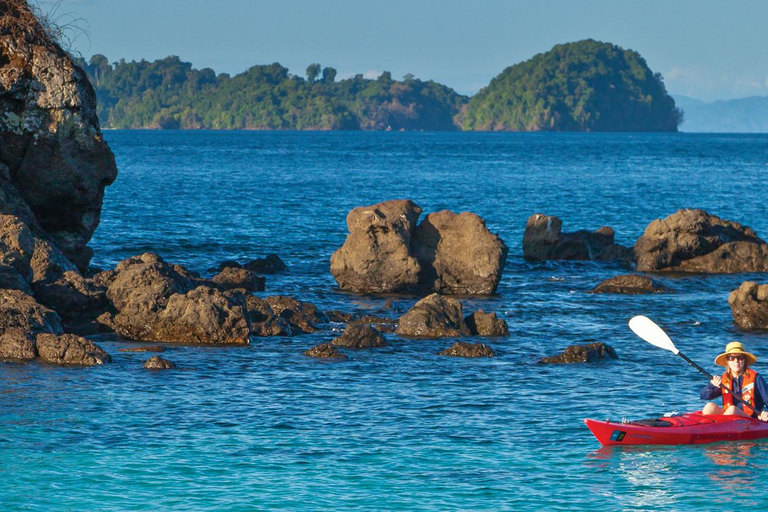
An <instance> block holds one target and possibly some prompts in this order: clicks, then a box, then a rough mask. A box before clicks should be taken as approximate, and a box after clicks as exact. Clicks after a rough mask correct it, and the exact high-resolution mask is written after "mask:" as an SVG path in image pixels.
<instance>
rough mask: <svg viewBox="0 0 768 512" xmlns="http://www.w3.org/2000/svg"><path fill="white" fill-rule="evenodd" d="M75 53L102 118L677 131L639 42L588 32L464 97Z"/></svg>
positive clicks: (427, 88)
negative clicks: (634, 46) (82, 57)
mask: <svg viewBox="0 0 768 512" xmlns="http://www.w3.org/2000/svg"><path fill="white" fill-rule="evenodd" d="M79 64H80V65H81V66H82V67H83V68H84V69H85V71H86V73H87V74H88V77H89V78H90V80H91V83H92V84H93V85H94V88H95V89H96V95H97V98H98V109H99V118H100V120H101V123H102V127H104V128H165V129H214V130H231V129H246V130H457V129H463V130H503V131H544V130H546V131H676V130H677V126H678V124H679V123H680V121H681V119H682V114H681V112H680V111H679V110H677V109H676V108H675V102H674V100H673V99H672V97H670V96H669V95H668V94H667V92H666V89H665V88H664V82H663V81H662V78H661V75H659V74H654V73H653V72H652V71H651V70H650V69H648V66H647V65H646V63H645V61H644V60H643V58H642V57H641V56H640V55H639V54H638V53H637V52H634V51H631V50H623V49H622V48H619V47H618V46H615V45H612V44H609V43H600V42H597V41H593V40H586V41H580V42H577V43H569V44H563V45H557V46H555V47H554V48H553V49H552V50H550V51H549V52H547V53H542V54H539V55H536V56H535V57H533V58H532V59H530V60H528V61H526V62H523V63H520V64H517V65H515V66H512V67H509V68H507V69H506V70H504V71H503V72H502V73H501V74H500V75H499V76H497V77H496V78H494V79H493V80H492V81H491V83H490V85H488V87H486V88H484V89H483V90H481V91H480V92H479V93H478V94H477V95H475V96H474V97H472V98H471V99H468V98H467V97H466V96H461V95H459V94H458V93H456V92H455V91H454V90H453V89H451V88H449V87H447V86H444V85H440V84H438V83H435V82H433V81H428V82H423V81H421V80H418V79H416V78H414V77H413V76H412V75H406V76H405V77H404V79H403V80H402V81H398V80H393V79H392V75H391V74H390V73H389V72H384V73H382V74H381V76H379V77H378V78H377V79H373V80H370V79H365V78H363V76H362V75H357V76H355V77H352V78H348V79H345V80H340V81H336V70H335V69H333V68H331V67H326V68H321V66H320V65H319V64H312V65H310V66H309V67H308V68H307V70H306V78H303V77H300V76H295V75H291V74H290V73H289V72H288V69H287V68H285V67H283V66H281V65H280V64H277V63H275V64H270V65H259V66H253V67H252V68H250V69H248V70H247V71H245V72H244V73H241V74H238V75H235V76H232V77H231V76H229V75H227V74H219V75H217V74H216V73H215V72H214V71H213V70H212V69H209V68H206V69H193V68H192V65H191V64H190V63H188V62H183V61H181V60H180V59H179V58H178V57H168V58H166V59H163V60H157V61H154V62H147V61H145V60H142V61H140V62H126V61H125V60H120V61H119V62H116V63H114V64H110V63H109V61H108V60H107V58H106V57H104V56H103V55H95V56H93V57H92V58H91V60H90V61H89V62H85V61H80V62H79Z"/></svg>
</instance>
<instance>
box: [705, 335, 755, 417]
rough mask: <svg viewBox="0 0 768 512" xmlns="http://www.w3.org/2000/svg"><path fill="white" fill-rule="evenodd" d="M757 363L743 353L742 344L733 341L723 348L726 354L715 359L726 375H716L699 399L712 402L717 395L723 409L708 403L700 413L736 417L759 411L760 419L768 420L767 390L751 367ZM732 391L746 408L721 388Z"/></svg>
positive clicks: (744, 351)
mask: <svg viewBox="0 0 768 512" xmlns="http://www.w3.org/2000/svg"><path fill="white" fill-rule="evenodd" d="M756 362H757V358H756V357H755V356H754V355H753V354H750V353H749V352H747V351H746V350H744V345H742V344H741V343H739V342H738V341H734V342H731V343H729V344H728V345H726V347H725V352H723V353H722V354H720V355H719V356H717V357H716V358H715V364H717V365H720V366H725V373H723V375H722V376H718V375H715V376H714V377H712V380H711V381H710V382H709V384H707V385H706V386H705V387H704V388H702V390H701V392H700V393H699V396H701V398H702V400H711V399H713V398H717V397H719V396H722V397H723V407H722V408H720V406H718V405H717V404H715V403H712V402H709V403H708V404H707V405H706V406H705V407H704V410H702V411H701V412H702V414H727V415H739V416H751V415H752V413H753V412H754V411H755V410H757V411H762V412H760V414H759V416H758V417H759V418H760V419H761V420H763V421H768V411H763V407H764V406H765V405H766V399H768V387H766V385H765V380H764V379H763V377H762V376H760V375H759V374H758V373H757V372H756V371H755V370H753V369H751V368H750V366H752V365H753V364H755V363H756ZM720 386H723V388H729V389H731V390H733V392H734V393H735V394H736V396H740V397H741V399H742V400H743V401H744V402H746V403H747V404H749V405H744V404H742V403H741V402H736V401H735V400H734V399H733V395H731V394H730V393H728V392H726V393H723V390H722V389H723V388H721V387H720Z"/></svg>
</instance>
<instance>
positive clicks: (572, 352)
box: [539, 343, 619, 364]
mask: <svg viewBox="0 0 768 512" xmlns="http://www.w3.org/2000/svg"><path fill="white" fill-rule="evenodd" d="M608 358H610V359H618V358H619V356H618V355H616V351H615V350H614V349H613V347H611V346H610V345H606V344H605V343H590V344H588V345H571V346H570V347H568V348H566V349H565V352H563V353H562V354H558V355H556V356H552V357H545V358H543V359H542V360H541V361H539V363H541V364H562V363H596V362H599V361H602V360H603V359H608Z"/></svg>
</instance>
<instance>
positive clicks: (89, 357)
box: [36, 334, 112, 366]
mask: <svg viewBox="0 0 768 512" xmlns="http://www.w3.org/2000/svg"><path fill="white" fill-rule="evenodd" d="M36 342H37V343H36V344H37V351H38V361H40V362H43V363H49V364H57V365H73V366H93V365H97V364H105V363H110V362H112V358H111V357H110V356H109V354H107V353H106V352H105V351H104V350H103V349H102V348H101V347H99V346H98V345H96V344H95V343H93V342H92V341H90V340H87V339H85V338H82V337H80V336H75V335H74V334H63V335H61V336H56V335H54V334H40V335H39V336H37V340H36Z"/></svg>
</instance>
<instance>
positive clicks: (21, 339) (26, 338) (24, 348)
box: [0, 327, 37, 361]
mask: <svg viewBox="0 0 768 512" xmlns="http://www.w3.org/2000/svg"><path fill="white" fill-rule="evenodd" d="M36 357H37V345H36V341H35V336H34V335H33V334H31V333H30V332H29V331H26V330H24V329H22V328H20V327H13V328H10V329H5V330H4V331H0V361H31V360H32V359H34V358H36Z"/></svg>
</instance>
